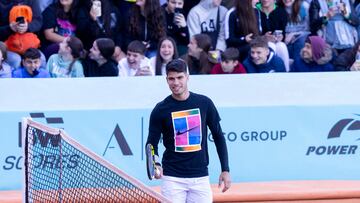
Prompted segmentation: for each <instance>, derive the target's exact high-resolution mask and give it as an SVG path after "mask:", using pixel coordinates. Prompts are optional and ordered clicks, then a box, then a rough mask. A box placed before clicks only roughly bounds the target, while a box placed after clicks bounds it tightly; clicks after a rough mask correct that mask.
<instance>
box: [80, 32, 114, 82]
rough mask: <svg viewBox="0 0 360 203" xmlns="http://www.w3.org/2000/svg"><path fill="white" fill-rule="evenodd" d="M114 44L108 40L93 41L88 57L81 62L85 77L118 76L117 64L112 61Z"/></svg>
mask: <svg viewBox="0 0 360 203" xmlns="http://www.w3.org/2000/svg"><path fill="white" fill-rule="evenodd" d="M114 52H115V42H114V41H113V40H112V39H110V38H99V39H97V40H95V41H94V43H93V46H92V48H91V49H90V53H89V56H88V57H87V58H86V59H85V60H83V61H82V65H83V68H84V75H85V77H111V76H118V74H119V70H118V68H117V62H116V61H114V60H113V59H112V56H113V54H114Z"/></svg>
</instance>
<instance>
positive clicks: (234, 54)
mask: <svg viewBox="0 0 360 203" xmlns="http://www.w3.org/2000/svg"><path fill="white" fill-rule="evenodd" d="M239 55H240V54H239V50H238V49H237V48H234V47H230V48H227V49H225V51H224V52H222V53H221V60H222V61H227V60H234V61H235V60H239Z"/></svg>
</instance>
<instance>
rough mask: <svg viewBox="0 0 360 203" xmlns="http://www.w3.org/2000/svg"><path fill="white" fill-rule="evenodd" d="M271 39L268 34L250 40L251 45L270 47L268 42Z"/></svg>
mask: <svg viewBox="0 0 360 203" xmlns="http://www.w3.org/2000/svg"><path fill="white" fill-rule="evenodd" d="M268 42H269V40H268V39H267V37H266V36H257V37H255V38H254V39H253V40H251V41H250V47H251V48H253V47H263V48H269V44H268Z"/></svg>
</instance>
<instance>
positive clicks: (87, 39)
mask: <svg viewBox="0 0 360 203" xmlns="http://www.w3.org/2000/svg"><path fill="white" fill-rule="evenodd" d="M108 15H110V19H111V20H110V22H111V23H110V26H109V27H110V31H106V29H105V23H104V20H103V18H100V19H99V20H96V21H94V20H92V19H91V17H90V8H87V7H82V8H81V9H79V11H78V17H77V20H76V25H77V27H76V35H77V36H78V37H79V38H80V39H81V41H82V42H83V44H84V47H85V49H87V50H89V49H90V48H91V47H92V45H93V42H94V41H95V40H96V39H98V38H110V39H112V40H114V42H115V44H116V46H119V47H121V46H122V45H123V41H122V40H123V32H124V31H123V25H124V24H123V21H124V19H123V17H122V16H121V15H120V13H119V11H118V10H117V8H116V7H115V6H113V5H112V4H111V12H110V13H109V14H108ZM103 16H104V15H103Z"/></svg>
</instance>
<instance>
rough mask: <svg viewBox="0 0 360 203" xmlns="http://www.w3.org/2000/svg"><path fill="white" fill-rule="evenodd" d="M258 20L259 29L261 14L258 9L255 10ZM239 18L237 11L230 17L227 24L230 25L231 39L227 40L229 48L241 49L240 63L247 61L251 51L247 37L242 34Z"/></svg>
mask: <svg viewBox="0 0 360 203" xmlns="http://www.w3.org/2000/svg"><path fill="white" fill-rule="evenodd" d="M254 12H255V15H256V19H257V27H258V28H260V27H259V21H258V20H259V14H260V12H258V10H257V9H254ZM244 20H246V19H244ZM238 21H239V18H238V15H237V11H236V9H235V10H233V11H232V12H231V13H230V15H229V21H228V22H227V23H228V25H229V33H228V34H229V37H228V38H227V39H226V45H227V47H235V48H238V49H239V52H240V61H243V60H245V58H246V57H247V55H248V52H249V50H250V46H249V43H247V42H246V40H245V35H242V34H240V33H241V32H240V30H242V27H240V26H239V23H238ZM259 30H260V29H259Z"/></svg>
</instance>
